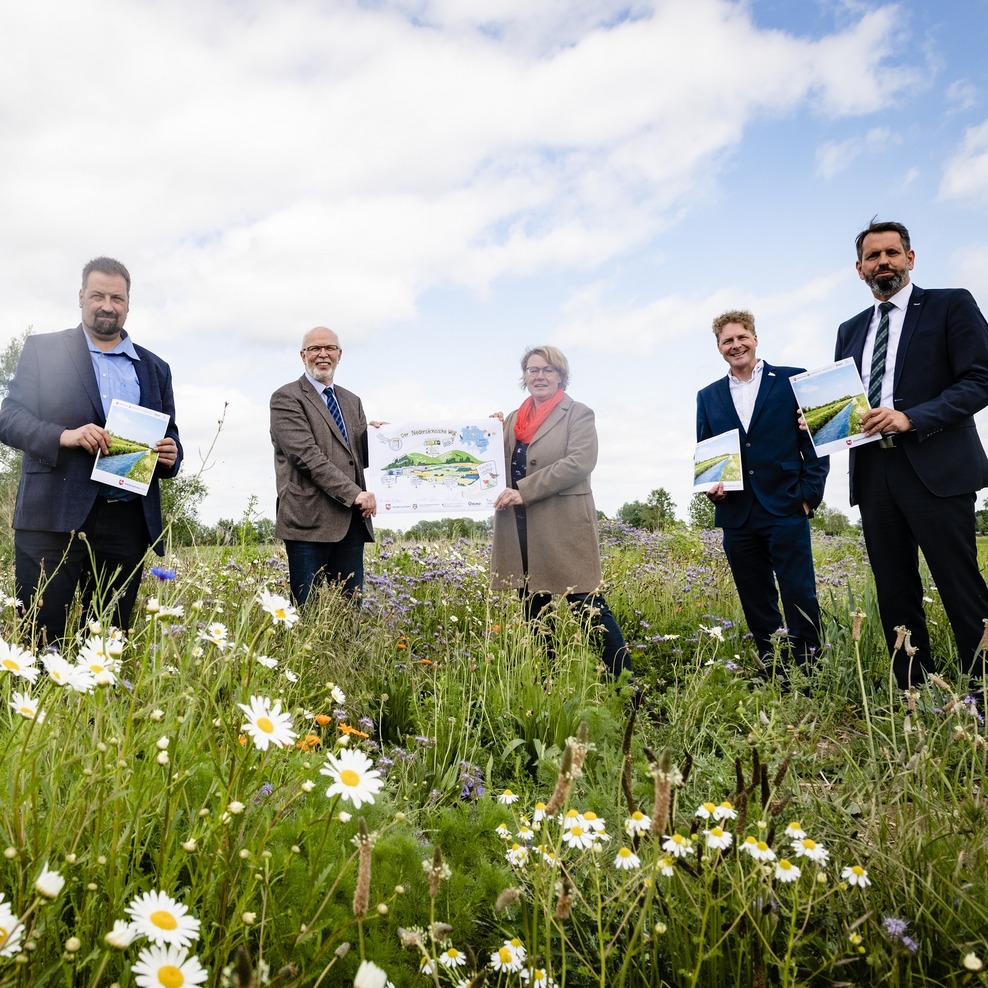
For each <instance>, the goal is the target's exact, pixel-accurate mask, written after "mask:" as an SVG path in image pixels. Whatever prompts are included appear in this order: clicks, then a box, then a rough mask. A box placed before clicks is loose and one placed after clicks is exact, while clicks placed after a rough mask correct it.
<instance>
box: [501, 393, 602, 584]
mask: <svg viewBox="0 0 988 988" xmlns="http://www.w3.org/2000/svg"><path fill="white" fill-rule="evenodd" d="M517 417H518V413H517V412H512V413H511V414H510V415H509V416H508V417H507V419H506V420H505V423H504V458H505V465H506V468H507V470H508V473H509V474H510V471H511V454H512V452H513V451H514V448H515V442H516V440H515V419H516V418H517ZM596 464H597V430H596V428H595V426H594V415H593V410H592V409H590V408H588V407H587V406H586V405H581V404H580V403H579V402H578V401H573V399H572V398H570V396H569V395H565V396H564V397H563V399H562V401H560V403H559V404H558V405H557V406H556V407H555V408H554V409H553V410H552V412H551V413H550V414H549V417H548V418H547V419H546V420H545V422H543V423H542V426H541V427H540V428H539V431H538V432H537V433H536V434H535V437H534V438H533V439H532V442H531V444H530V445H529V447H528V470H527V475H526V476H525V478H524V479H523V480H522V481H521V482H520V483H519V484H518V491H519V493H520V494H521V497H522V501H524V503H525V510H526V512H527V514H528V589H529V590H530V591H531V592H532V593H542V592H544V593H559V594H561V593H592V592H593V591H595V590H597V589H598V588H599V586H600V581H601V570H600V547H599V545H598V542H597V509H596V507H595V506H594V501H593V492H592V491H591V490H590V474H591V471H592V470H593V468H594V467H595V466H596ZM491 585H492V586H493V587H494V588H495V589H498V590H503V589H510V588H513V587H522V586H524V585H525V574H524V572H523V570H522V561H521V548H520V545H519V541H518V526H517V524H516V522H515V512H514V509H513V508H507V509H505V510H504V511H499V512H497V514H496V515H495V516H494V549H493V553H492V557H491Z"/></svg>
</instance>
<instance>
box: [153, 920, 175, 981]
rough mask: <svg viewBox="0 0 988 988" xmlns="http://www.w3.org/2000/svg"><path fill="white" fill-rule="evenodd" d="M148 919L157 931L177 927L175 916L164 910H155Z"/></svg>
mask: <svg viewBox="0 0 988 988" xmlns="http://www.w3.org/2000/svg"><path fill="white" fill-rule="evenodd" d="M149 918H150V920H151V922H152V923H154V925H155V926H157V927H158V929H159V930H174V929H175V928H176V927H177V926H178V920H177V919H175V916H174V915H173V914H172V913H170V912H168V911H167V910H165V909H156V910H155V911H154V912H153V913H151V916H150V917H149ZM181 983H182V982H181V981H179V982H178V984H181Z"/></svg>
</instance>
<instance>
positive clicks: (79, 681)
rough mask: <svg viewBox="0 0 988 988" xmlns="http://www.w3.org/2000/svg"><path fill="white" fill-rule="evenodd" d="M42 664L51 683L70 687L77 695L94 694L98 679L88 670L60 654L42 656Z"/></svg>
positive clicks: (53, 653)
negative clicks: (75, 664) (73, 663)
mask: <svg viewBox="0 0 988 988" xmlns="http://www.w3.org/2000/svg"><path fill="white" fill-rule="evenodd" d="M41 662H42V664H43V665H44V667H45V669H47V670H48V676H49V678H50V679H51V681H52V682H53V683H57V684H58V685H59V686H65V687H68V688H69V689H72V690H75V691H76V692H77V693H92V691H93V688H94V687H95V686H96V677H95V676H93V674H92V673H91V672H90V671H89V670H88V669H83V668H82V667H80V666H74V665H72V663H71V662H69V661H68V660H67V659H63V658H62V656H61V655H59V654H58V652H52V653H50V654H49V655H45V656H42V658H41Z"/></svg>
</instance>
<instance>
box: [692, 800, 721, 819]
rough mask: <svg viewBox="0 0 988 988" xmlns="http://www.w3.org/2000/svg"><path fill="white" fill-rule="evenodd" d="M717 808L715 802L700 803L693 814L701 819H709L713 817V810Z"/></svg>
mask: <svg viewBox="0 0 988 988" xmlns="http://www.w3.org/2000/svg"><path fill="white" fill-rule="evenodd" d="M716 809H717V804H716V803H701V804H700V805H699V806H698V807H697V809H696V813H695V814H694V816H698V817H700V818H701V819H702V820H710V819H712V818H713V815H714V812H715V811H716Z"/></svg>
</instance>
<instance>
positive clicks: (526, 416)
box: [515, 388, 566, 446]
mask: <svg viewBox="0 0 988 988" xmlns="http://www.w3.org/2000/svg"><path fill="white" fill-rule="evenodd" d="M564 394H566V392H565V391H563V389H562V388H558V389H557V390H556V393H555V394H554V395H553V396H552V397H551V398H549V399H547V400H546V401H544V402H542V404H541V405H540V406H539V407H538V408H536V407H535V399H534V398H533V397H532V396H531V395H529V396H528V397H527V398H526V399H525V400H524V401H523V402H522V403H521V407H520V408H519V409H518V416H517V418H516V419H515V438H516V439H517V440H518V441H519V442H523V443H524V444H525V445H526V446H527V445H528V444H529V443H530V442H531V441H532V440H533V439H534V438H535V433H536V432H538V431H539V427H540V426H541V425H542V423H543V422H544V421H545V420H546V419H547V418H548V417H549V413H550V412H551V411H552V410H553V409H554V408H555V407H556V405H558V404H559V403H560V402H561V401H562V400H563V395H564Z"/></svg>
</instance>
